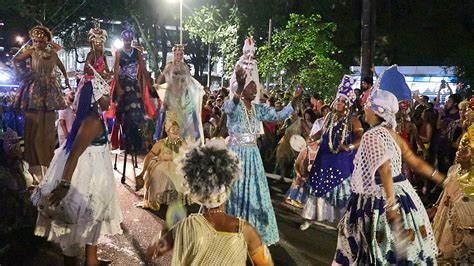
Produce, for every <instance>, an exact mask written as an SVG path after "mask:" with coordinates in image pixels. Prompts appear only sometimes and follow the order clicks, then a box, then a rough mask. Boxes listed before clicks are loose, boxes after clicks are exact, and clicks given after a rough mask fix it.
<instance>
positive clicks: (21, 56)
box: [13, 49, 33, 74]
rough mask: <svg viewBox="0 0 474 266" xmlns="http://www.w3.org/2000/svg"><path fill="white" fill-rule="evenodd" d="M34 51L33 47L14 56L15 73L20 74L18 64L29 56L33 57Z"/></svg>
mask: <svg viewBox="0 0 474 266" xmlns="http://www.w3.org/2000/svg"><path fill="white" fill-rule="evenodd" d="M32 53H33V49H27V50H25V51H24V52H23V53H21V54H19V55H17V56H15V58H13V71H15V74H18V67H17V66H16V64H18V63H19V62H21V61H23V60H25V59H27V58H28V57H31V54H32Z"/></svg>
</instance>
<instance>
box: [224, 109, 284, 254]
mask: <svg viewBox="0 0 474 266" xmlns="http://www.w3.org/2000/svg"><path fill="white" fill-rule="evenodd" d="M223 110H224V112H225V113H226V114H227V128H228V131H229V149H230V150H232V151H233V152H235V153H236V154H237V155H238V156H239V158H240V160H241V161H242V177H241V178H239V179H238V180H237V181H236V182H235V184H234V187H233V189H232V193H231V195H230V197H229V200H228V201H227V206H226V209H227V212H228V213H229V214H231V215H234V216H237V217H239V218H242V219H245V220H246V221H247V222H249V223H250V224H251V225H252V226H253V227H255V229H257V231H258V233H259V234H260V236H261V238H262V241H263V242H264V243H265V244H266V245H272V244H275V243H276V242H278V240H279V236H278V227H277V223H276V218H275V212H274V211H273V207H272V200H271V198H270V191H269V189H268V182H267V178H266V176H265V170H264V168H263V162H262V158H261V157H260V152H259V150H258V147H257V134H258V133H259V131H260V121H281V120H284V119H286V118H287V117H288V116H290V114H291V113H292V112H293V108H292V107H291V105H288V106H286V107H285V108H283V110H281V111H280V112H277V111H275V109H274V108H272V107H268V106H265V105H262V104H252V111H251V113H250V114H248V112H247V111H246V107H245V106H244V103H243V102H241V101H240V102H239V103H238V104H237V105H236V104H235V103H234V102H233V100H228V101H226V102H225V103H224V106H223Z"/></svg>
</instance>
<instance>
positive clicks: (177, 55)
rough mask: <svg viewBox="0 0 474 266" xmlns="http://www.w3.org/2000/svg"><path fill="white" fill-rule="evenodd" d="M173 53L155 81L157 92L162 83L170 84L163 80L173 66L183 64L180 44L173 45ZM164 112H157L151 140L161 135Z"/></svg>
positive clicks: (182, 50) (182, 48)
mask: <svg viewBox="0 0 474 266" xmlns="http://www.w3.org/2000/svg"><path fill="white" fill-rule="evenodd" d="M172 52H173V61H171V62H168V63H167V64H166V66H165V68H164V69H163V71H162V72H161V73H160V76H159V77H158V78H157V79H156V81H155V85H153V86H154V87H155V89H157V90H159V89H160V88H164V87H162V86H160V85H161V84H162V83H163V82H164V81H166V82H170V81H168V80H165V79H166V78H167V77H170V71H171V69H172V68H173V66H174V65H176V64H177V63H184V46H183V45H182V44H175V46H174V47H173V49H172ZM165 112H166V110H165V109H164V108H162V109H161V110H160V112H159V114H158V115H159V116H158V119H156V129H155V134H154V135H153V139H155V140H157V139H160V138H161V137H162V136H161V135H162V133H163V124H164V122H165Z"/></svg>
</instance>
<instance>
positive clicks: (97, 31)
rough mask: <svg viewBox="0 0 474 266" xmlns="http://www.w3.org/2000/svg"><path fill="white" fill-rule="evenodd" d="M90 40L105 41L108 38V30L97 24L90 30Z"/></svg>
mask: <svg viewBox="0 0 474 266" xmlns="http://www.w3.org/2000/svg"><path fill="white" fill-rule="evenodd" d="M88 35H89V42H91V43H92V42H101V43H105V41H106V40H107V37H108V35H107V31H106V30H104V29H101V28H100V27H99V26H96V27H94V28H92V29H90V30H89V34H88Z"/></svg>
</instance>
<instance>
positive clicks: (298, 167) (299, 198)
mask: <svg viewBox="0 0 474 266" xmlns="http://www.w3.org/2000/svg"><path fill="white" fill-rule="evenodd" d="M318 147H319V141H318V140H316V139H315V138H313V137H309V138H308V140H307V145H306V147H305V148H304V149H303V150H301V151H300V153H299V154H298V157H297V158H296V160H295V165H294V168H295V173H296V177H295V178H294V180H293V183H292V184H291V187H290V188H289V189H288V191H287V192H286V194H285V203H287V204H290V205H292V206H295V207H297V208H303V206H304V204H305V203H306V200H307V199H308V196H309V190H308V184H307V181H308V176H309V172H310V170H311V167H312V166H313V163H314V159H315V158H316V154H317V152H318Z"/></svg>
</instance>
